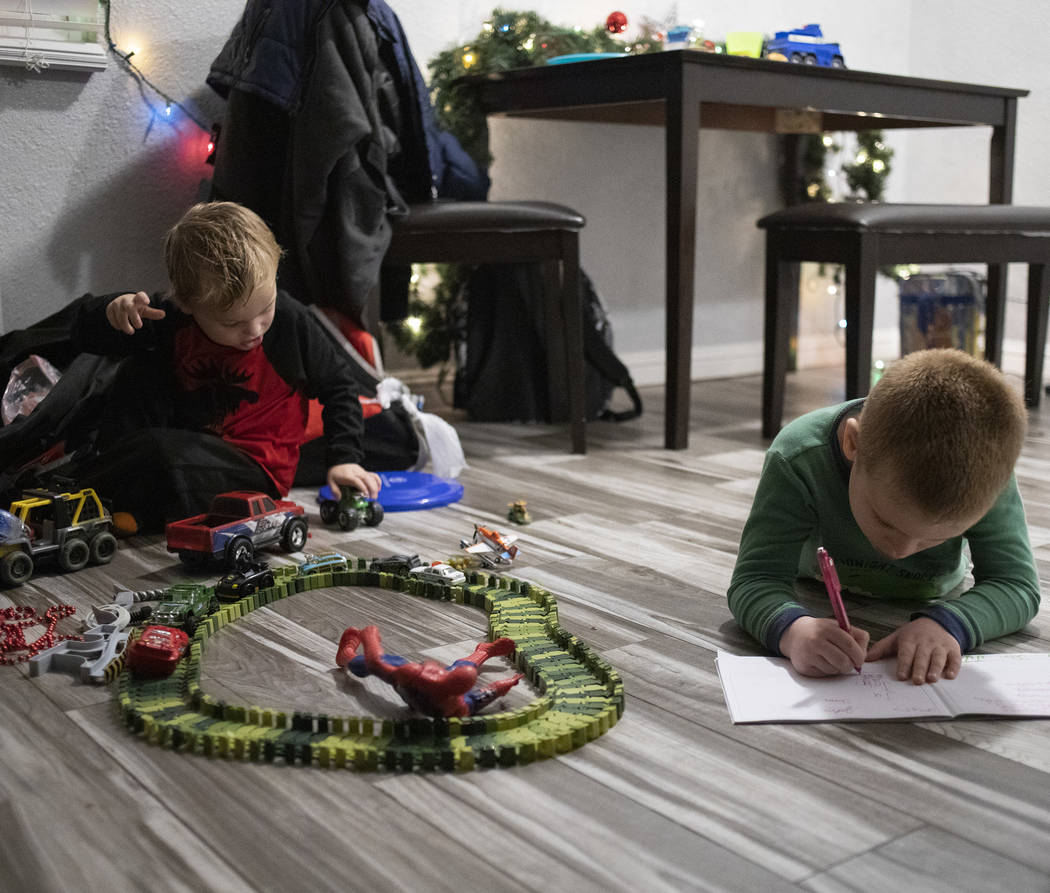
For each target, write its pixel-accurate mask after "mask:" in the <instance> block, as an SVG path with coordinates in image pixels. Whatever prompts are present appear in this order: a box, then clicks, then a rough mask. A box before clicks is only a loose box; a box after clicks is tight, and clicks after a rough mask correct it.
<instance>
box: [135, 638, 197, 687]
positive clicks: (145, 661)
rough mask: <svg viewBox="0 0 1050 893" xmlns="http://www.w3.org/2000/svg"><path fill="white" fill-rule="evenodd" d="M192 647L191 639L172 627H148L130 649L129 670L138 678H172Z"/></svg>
mask: <svg viewBox="0 0 1050 893" xmlns="http://www.w3.org/2000/svg"><path fill="white" fill-rule="evenodd" d="M189 647H190V637H189V636H187V635H186V633H184V632H183V631H182V630H181V629H174V628H172V627H170V626H147V627H146V628H145V629H144V630H143V631H142V635H141V636H139V637H138V638H137V639H136V640H135V641H134V642H132V644H131V645H130V646H129V647H128V668H129V669H130V670H131V672H132V673H134V674H135V675H136V676H148V677H150V678H153V679H159V678H161V677H163V676H170V675H171V674H172V671H173V670H174V669H175V664H177V663H178V662H179V659H180V658H181V657H182V656H183V655H184V654H185V653H186V650H187V649H188V648H189Z"/></svg>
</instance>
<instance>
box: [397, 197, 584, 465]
mask: <svg viewBox="0 0 1050 893" xmlns="http://www.w3.org/2000/svg"><path fill="white" fill-rule="evenodd" d="M584 223H585V221H584V218H583V217H582V216H581V215H579V214H578V213H576V212H575V211H573V210H572V209H571V208H566V207H564V206H563V205H557V204H553V203H551V202H533V201H499V202H495V201H494V202H458V201H435V202H430V203H428V204H420V205H412V206H411V207H410V208H409V212H408V214H407V215H405V216H403V217H397V218H394V219H393V220H392V224H393V235H392V237H391V241H390V247H389V249H388V250H387V253H386V255H385V257H384V259H383V263H384V264H387V265H392V266H396V265H409V264H416V263H468V264H474V263H515V262H519V261H542V262H544V264H545V269H546V270H547V276H546V277H545V281H546V283H547V286H546V289H545V296H544V319H545V320H546V321H547V322H546V325H547V332H546V335H547V339H546V341H547V345H548V349H549V350H550V351H551V352H552V353H553V354H555V355H556V354H557V353H560V354H562V357H563V360H562V362H561V363H557V362H553V361H551V362H549V363H548V373H547V381H548V384H547V386H548V390H549V392H550V393H551V395H552V397H551V404H552V405H554V404H555V403H556V402H558V401H557V400H556V399H555V397H554V394H555V393H556V392H557V391H558V390H560V389H565V388H567V389H568V407H569V428H570V437H571V445H572V452H574V453H583V452H586V419H585V412H586V410H585V407H584V401H585V397H584V364H583V356H584V351H583V316H582V312H583V311H582V305H581V301H580V247H579V233H580V230H581V229H582V228H583V225H584ZM559 367H560V369H559Z"/></svg>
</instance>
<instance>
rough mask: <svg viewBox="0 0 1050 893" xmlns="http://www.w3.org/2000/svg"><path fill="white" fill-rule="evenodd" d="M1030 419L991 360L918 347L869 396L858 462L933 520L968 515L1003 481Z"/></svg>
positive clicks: (987, 502)
mask: <svg viewBox="0 0 1050 893" xmlns="http://www.w3.org/2000/svg"><path fill="white" fill-rule="evenodd" d="M1027 424H1028V414H1027V412H1026V410H1025V406H1024V401H1023V400H1022V399H1021V396H1020V394H1019V393H1018V391H1017V389H1015V388H1013V387H1011V385H1010V383H1009V382H1008V381H1007V380H1006V378H1005V376H1003V374H1002V372H1000V371H999V370H998V369H997V368H996V367H995V366H993V365H992V364H991V363H987V362H985V361H984V360H979V359H977V358H976V357H972V356H970V355H969V354H967V353H963V352H962V351H961V350H922V351H917V352H916V353H911V354H908V355H907V356H905V357H903V358H902V359H900V360H898V361H897V362H895V363H893V364H892V365H891V366H890V367H889V369H887V371H886V373H885V375H883V377H882V378H881V379H880V380H879V381H878V383H877V384H876V385H875V387H874V388H872V390H871V393H870V394H869V395H868V397H867V399H866V400H865V401H864V409H863V411H862V412H861V416H860V435H859V440H858V447H857V455H856V462H857V464H858V467H861V468H864V469H865V470H866V471H867V472H869V473H874V474H876V475H880V476H883V478H884V479H887V478H888V479H889V480H891V481H893V482H894V483H895V484H896V485H897V486H898V487H900V488H901V489H902V491H903V492H904V493H907V494H909V495H910V496H911V497H912V498H913V499H914V500H915V503H916V505H917V506H918V507H919V508H920V509H921V510H923V511H925V512H927V513H929V515H930V516H931V518H937V519H945V520H947V519H952V520H954V519H963V518H971V517H973V516H975V515H979V514H984V512H986V511H987V510H988V509H989V508H991V506H992V503H993V502H995V499H996V497H997V496H998V495H999V493H1001V492H1002V490H1003V488H1004V487H1005V486H1006V483H1007V481H1008V480H1009V479H1010V474H1011V473H1012V471H1013V468H1014V464H1015V463H1016V462H1017V457H1018V456H1019V455H1020V453H1021V444H1022V442H1023V441H1024V435H1025V428H1026V427H1027Z"/></svg>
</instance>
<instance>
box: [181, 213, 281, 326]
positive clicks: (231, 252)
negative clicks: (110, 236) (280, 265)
mask: <svg viewBox="0 0 1050 893" xmlns="http://www.w3.org/2000/svg"><path fill="white" fill-rule="evenodd" d="M280 258H281V248H280V246H279V245H278V244H277V240H276V239H275V238H274V235H273V233H272V232H271V231H270V228H269V227H268V226H267V225H266V224H265V223H264V222H263V219H262V218H261V217H260V216H259V215H258V214H256V213H255V212H254V211H251V210H249V209H248V208H246V207H244V206H243V205H238V204H236V203H235V202H203V203H201V204H198V205H194V206H193V207H192V208H190V209H189V210H188V211H187V212H186V213H185V214H184V215H183V217H182V219H181V220H180V221H179V222H178V223H176V224H175V225H174V226H173V227H172V228H171V229H170V230H168V233H167V235H166V236H165V237H164V260H165V262H166V263H167V266H168V278H169V279H170V280H171V288H172V292H171V298H172V300H173V301H174V302H175V303H176V304H178V305H179V307H181V308H182V309H183V310H185V311H186V312H187V313H192V312H193V311H194V310H213V311H220V312H221V311H225V310H229V309H230V308H231V307H233V306H234V305H235V304H238V303H240V302H242V301H246V300H247V299H248V297H249V296H250V295H251V293H252V292H253V291H255V289H256V288H258V287H259V286H260V285H262V284H263V283H265V282H266V281H268V280H271V279H273V278H274V277H275V276H276V275H277V262H278V261H279V260H280Z"/></svg>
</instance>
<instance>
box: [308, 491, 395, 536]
mask: <svg viewBox="0 0 1050 893" xmlns="http://www.w3.org/2000/svg"><path fill="white" fill-rule="evenodd" d="M317 502H318V504H319V505H320V506H321V520H322V521H323V522H324V523H325V524H336V523H338V524H339V526H340V527H341V528H342V529H343V530H354V529H355V528H356V527H357V525H358V524H360V523H361V522H362V521H364V522H365V524H367V525H368V526H369V527H375V526H376V525H377V524H378V523H379V522H380V521H382V520H383V506H381V505H380V504H379V503H378V502H376V501H375V500H374V499H369V498H368V497H367V496H365V495H364V494H363V493H359V492H358V491H357V490H351V489H350V488H349V487H344V488H343V492H342V495H341V496H340V497H339V498H338V499H337V498H336V496H335V493H333V492H332V489H331V488H330V487H329V486H328V485H327V484H326V485H325V486H323V487H322V488H321V490H320V492H319V493H318V494H317Z"/></svg>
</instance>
